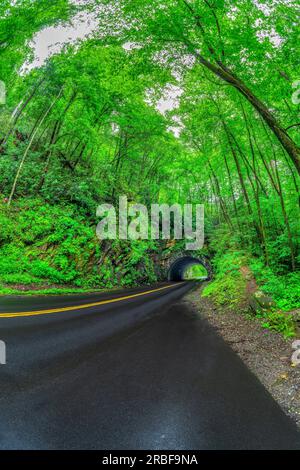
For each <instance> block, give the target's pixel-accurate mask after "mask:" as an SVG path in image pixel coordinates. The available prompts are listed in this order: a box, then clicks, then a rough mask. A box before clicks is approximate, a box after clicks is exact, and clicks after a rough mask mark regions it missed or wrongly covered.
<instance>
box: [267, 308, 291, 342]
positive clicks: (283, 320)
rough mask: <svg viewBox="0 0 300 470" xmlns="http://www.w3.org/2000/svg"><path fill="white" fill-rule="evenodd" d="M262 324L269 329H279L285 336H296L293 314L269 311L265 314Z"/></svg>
mask: <svg viewBox="0 0 300 470" xmlns="http://www.w3.org/2000/svg"><path fill="white" fill-rule="evenodd" d="M264 317H265V318H264V320H263V322H262V326H263V327H264V328H267V329H269V330H274V331H278V332H279V333H281V334H282V335H283V336H284V337H285V338H292V337H293V336H295V325H294V322H293V318H292V316H291V315H287V314H285V313H283V312H276V311H273V312H268V313H266V314H265V315H264Z"/></svg>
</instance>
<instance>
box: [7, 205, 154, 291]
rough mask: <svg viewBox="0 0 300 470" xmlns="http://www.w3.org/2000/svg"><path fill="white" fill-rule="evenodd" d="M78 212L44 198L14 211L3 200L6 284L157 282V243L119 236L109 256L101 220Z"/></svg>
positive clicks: (88, 285) (86, 286) (82, 284)
mask: <svg viewBox="0 0 300 470" xmlns="http://www.w3.org/2000/svg"><path fill="white" fill-rule="evenodd" d="M77 212H78V211H77V210H76V206H67V205H66V206H57V205H55V206H51V205H50V204H47V203H45V202H44V201H42V200H40V199H24V200H19V201H18V204H17V205H14V206H13V207H12V209H11V210H9V209H8V208H7V207H6V206H5V205H3V204H2V205H0V226H1V239H0V283H2V284H7V285H13V284H21V285H29V286H30V285H31V284H37V285H43V284H59V285H64V284H69V285H73V286H77V287H81V288H83V289H86V288H91V287H104V286H105V287H113V286H114V285H118V284H119V285H123V286H128V285H135V284H139V283H141V282H142V283H145V282H155V281H156V279H157V277H156V273H155V271H154V263H153V260H152V258H151V250H153V249H154V248H155V246H154V244H153V243H152V242H151V243H148V242H146V241H145V242H138V241H135V242H132V243H130V242H121V241H116V242H114V243H113V244H112V246H111V247H110V252H111V255H110V256H109V257H107V256H105V255H103V253H102V248H101V244H100V243H99V241H98V239H97V238H96V232H95V225H91V224H90V222H89V220H88V219H87V218H84V217H83V216H82V215H80V214H79V213H77ZM2 228H3V230H2ZM99 260H102V261H101V264H99Z"/></svg>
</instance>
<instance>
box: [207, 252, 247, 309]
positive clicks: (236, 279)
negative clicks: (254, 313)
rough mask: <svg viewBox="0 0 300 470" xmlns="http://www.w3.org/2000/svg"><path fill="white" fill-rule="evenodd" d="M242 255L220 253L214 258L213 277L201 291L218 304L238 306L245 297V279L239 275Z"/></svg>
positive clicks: (238, 253) (237, 253)
mask: <svg viewBox="0 0 300 470" xmlns="http://www.w3.org/2000/svg"><path fill="white" fill-rule="evenodd" d="M243 263H244V256H243V255H242V254H241V253H240V252H227V253H225V255H224V254H223V255H221V254H220V253H219V254H218V255H217V256H216V257H215V258H214V268H215V278H214V280H213V281H212V282H210V283H209V284H208V285H207V286H206V287H205V289H204V290H203V292H202V296H203V297H212V298H213V300H214V301H215V302H216V303H217V304H218V305H227V306H229V307H239V305H240V304H241V302H242V301H243V300H244V298H245V286H246V281H245V279H244V278H243V276H242V275H241V272H240V268H241V267H242V266H243Z"/></svg>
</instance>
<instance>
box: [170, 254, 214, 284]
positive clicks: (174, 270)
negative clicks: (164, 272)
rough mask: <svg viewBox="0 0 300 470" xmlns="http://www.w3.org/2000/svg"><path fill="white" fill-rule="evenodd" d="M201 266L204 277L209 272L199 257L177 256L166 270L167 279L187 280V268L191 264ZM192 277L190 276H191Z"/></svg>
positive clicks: (207, 275)
mask: <svg viewBox="0 0 300 470" xmlns="http://www.w3.org/2000/svg"><path fill="white" fill-rule="evenodd" d="M197 265H198V266H199V265H200V266H202V267H203V268H204V272H205V273H206V274H204V276H203V277H204V278H208V277H209V272H208V270H207V267H206V266H205V265H204V263H202V262H201V261H200V260H199V259H197V258H193V257H192V256H183V257H182V258H178V259H177V260H175V261H174V262H173V263H172V264H171V266H170V268H169V271H168V280H169V281H184V280H187V277H186V273H187V272H188V270H189V268H191V267H192V266H197ZM191 279H192V278H191Z"/></svg>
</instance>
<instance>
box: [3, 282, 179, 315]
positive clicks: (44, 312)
mask: <svg viewBox="0 0 300 470" xmlns="http://www.w3.org/2000/svg"><path fill="white" fill-rule="evenodd" d="M174 286H176V284H171V285H169V286H164V287H159V288H157V289H152V290H147V291H145V292H139V293H138V294H131V295H126V296H125V297H116V298H115V299H108V300H101V301H99V302H93V303H89V304H82V305H73V306H71V307H60V308H51V309H48V310H35V311H31V312H16V313H0V318H14V317H33V316H36V315H48V314H50V313H59V312H71V311H74V310H83V309H84V308H90V307H98V306H99V305H106V304H112V303H114V302H121V301H122V300H128V299H134V298H136V297H142V296H143V295H148V294H152V293H153V292H159V291H162V290H165V289H170V287H174Z"/></svg>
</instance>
